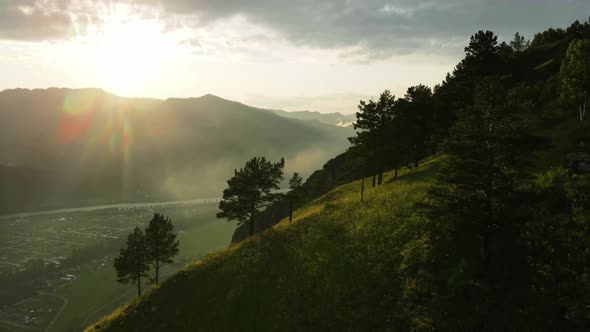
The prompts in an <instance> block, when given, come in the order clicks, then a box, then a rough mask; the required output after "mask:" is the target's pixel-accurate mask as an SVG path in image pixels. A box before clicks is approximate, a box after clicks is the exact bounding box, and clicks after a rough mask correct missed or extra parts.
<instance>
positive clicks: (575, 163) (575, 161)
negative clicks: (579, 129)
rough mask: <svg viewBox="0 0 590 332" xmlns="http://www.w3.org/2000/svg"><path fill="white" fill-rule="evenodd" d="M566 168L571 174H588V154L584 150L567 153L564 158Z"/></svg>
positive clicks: (589, 167) (589, 165)
mask: <svg viewBox="0 0 590 332" xmlns="http://www.w3.org/2000/svg"><path fill="white" fill-rule="evenodd" d="M565 160H566V167H567V169H568V170H569V171H570V172H571V173H573V174H590V155H589V154H587V153H584V152H576V153H572V154H568V155H567V156H566V158H565Z"/></svg>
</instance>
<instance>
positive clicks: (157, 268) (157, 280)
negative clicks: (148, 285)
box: [156, 259, 160, 285]
mask: <svg viewBox="0 0 590 332" xmlns="http://www.w3.org/2000/svg"><path fill="white" fill-rule="evenodd" d="M159 283H160V260H159V259H156V285H158V284H159Z"/></svg>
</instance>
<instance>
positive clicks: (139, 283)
mask: <svg viewBox="0 0 590 332" xmlns="http://www.w3.org/2000/svg"><path fill="white" fill-rule="evenodd" d="M137 296H138V297H141V274H140V271H139V266H138V267H137Z"/></svg>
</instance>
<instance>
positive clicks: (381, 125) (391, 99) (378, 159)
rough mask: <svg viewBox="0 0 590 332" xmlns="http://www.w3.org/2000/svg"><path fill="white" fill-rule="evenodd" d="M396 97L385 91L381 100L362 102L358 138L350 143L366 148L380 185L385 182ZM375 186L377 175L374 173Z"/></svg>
mask: <svg viewBox="0 0 590 332" xmlns="http://www.w3.org/2000/svg"><path fill="white" fill-rule="evenodd" d="M394 105H395V96H394V95H392V94H391V92H390V91H389V90H385V91H384V92H383V93H382V94H381V95H380V96H379V100H377V101H374V100H369V101H368V102H365V101H363V100H361V101H360V103H359V105H358V109H359V111H358V112H357V113H356V118H357V121H356V122H355V124H354V129H355V130H356V136H354V137H350V138H349V141H350V142H351V143H352V144H353V145H354V146H364V150H365V151H366V153H365V155H367V156H368V158H369V160H370V161H371V164H372V165H373V166H374V168H375V170H376V171H377V175H378V177H379V184H381V182H382V180H383V167H384V165H383V164H384V161H385V159H386V155H385V152H386V151H385V147H386V144H387V142H386V139H385V133H386V128H387V126H388V124H389V123H390V121H391V120H393V118H394ZM373 186H375V173H373Z"/></svg>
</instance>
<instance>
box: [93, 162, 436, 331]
mask: <svg viewBox="0 0 590 332" xmlns="http://www.w3.org/2000/svg"><path fill="white" fill-rule="evenodd" d="M441 159H442V158H441V157H438V158H436V159H432V160H429V161H427V162H426V163H425V164H424V166H423V167H421V168H420V169H419V170H418V171H415V172H413V173H410V172H408V171H404V172H402V174H401V177H400V178H398V179H397V180H395V181H392V178H391V177H392V174H390V173H387V174H386V175H385V182H384V185H383V186H382V187H377V188H374V189H373V188H368V189H366V193H365V201H364V202H362V203H361V202H360V201H359V185H360V184H359V182H358V181H355V182H353V183H349V184H346V185H343V186H340V187H337V188H336V189H334V190H332V191H330V192H329V193H327V194H326V195H324V196H322V197H321V198H319V199H317V200H315V201H313V202H311V203H309V204H307V205H306V206H304V207H303V208H301V209H299V210H298V211H296V212H295V214H294V222H293V223H292V224H290V223H289V222H288V220H283V221H281V222H280V223H279V224H277V225H276V226H275V227H274V228H272V229H269V230H268V231H266V232H264V233H263V234H261V235H257V236H255V237H254V238H251V239H248V240H246V241H243V242H241V243H239V244H237V245H234V246H232V247H230V248H228V249H226V250H223V251H221V252H218V253H215V254H211V255H208V256H206V257H205V258H204V259H201V260H199V261H197V262H196V263H194V264H192V265H189V266H188V267H186V268H185V269H184V270H182V271H181V272H180V273H178V274H176V275H174V276H172V277H171V278H170V279H168V280H167V281H166V282H164V283H163V284H162V285H161V287H160V288H159V289H155V290H154V291H152V292H151V293H150V294H148V295H147V296H145V297H143V298H142V299H141V301H136V302H135V303H133V304H131V305H128V306H127V307H125V308H123V309H121V310H119V311H117V312H115V313H113V314H112V315H110V316H108V317H106V318H105V319H103V320H102V321H100V322H98V323H96V324H94V325H92V326H91V327H89V328H88V330H87V331H148V330H149V331H162V330H170V331H196V330H202V331H221V330H226V331H232V330H235V331H237V330H241V331H243V330H252V331H266V330H282V331H288V330H306V329H309V328H311V327H313V328H314V329H316V330H338V329H339V328H343V329H349V330H384V329H387V327H389V326H391V323H393V322H396V324H395V325H397V326H398V327H399V326H403V321H400V319H401V317H400V316H401V315H400V313H401V312H402V308H398V307H396V306H397V303H399V302H398V299H399V298H400V289H399V288H398V285H399V282H397V281H396V275H397V273H396V266H398V264H399V262H400V260H401V255H403V252H404V248H403V247H399V244H403V243H406V242H407V241H404V237H405V236H407V232H406V230H407V229H409V228H411V224H412V223H413V220H414V218H416V216H414V213H413V212H412V205H413V204H414V203H416V202H418V201H420V200H421V198H422V197H423V195H424V194H425V190H426V188H427V187H428V186H429V184H430V183H431V181H432V180H433V176H434V174H435V173H436V170H437V168H438V167H439V166H440V164H441ZM366 184H369V179H366Z"/></svg>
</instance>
